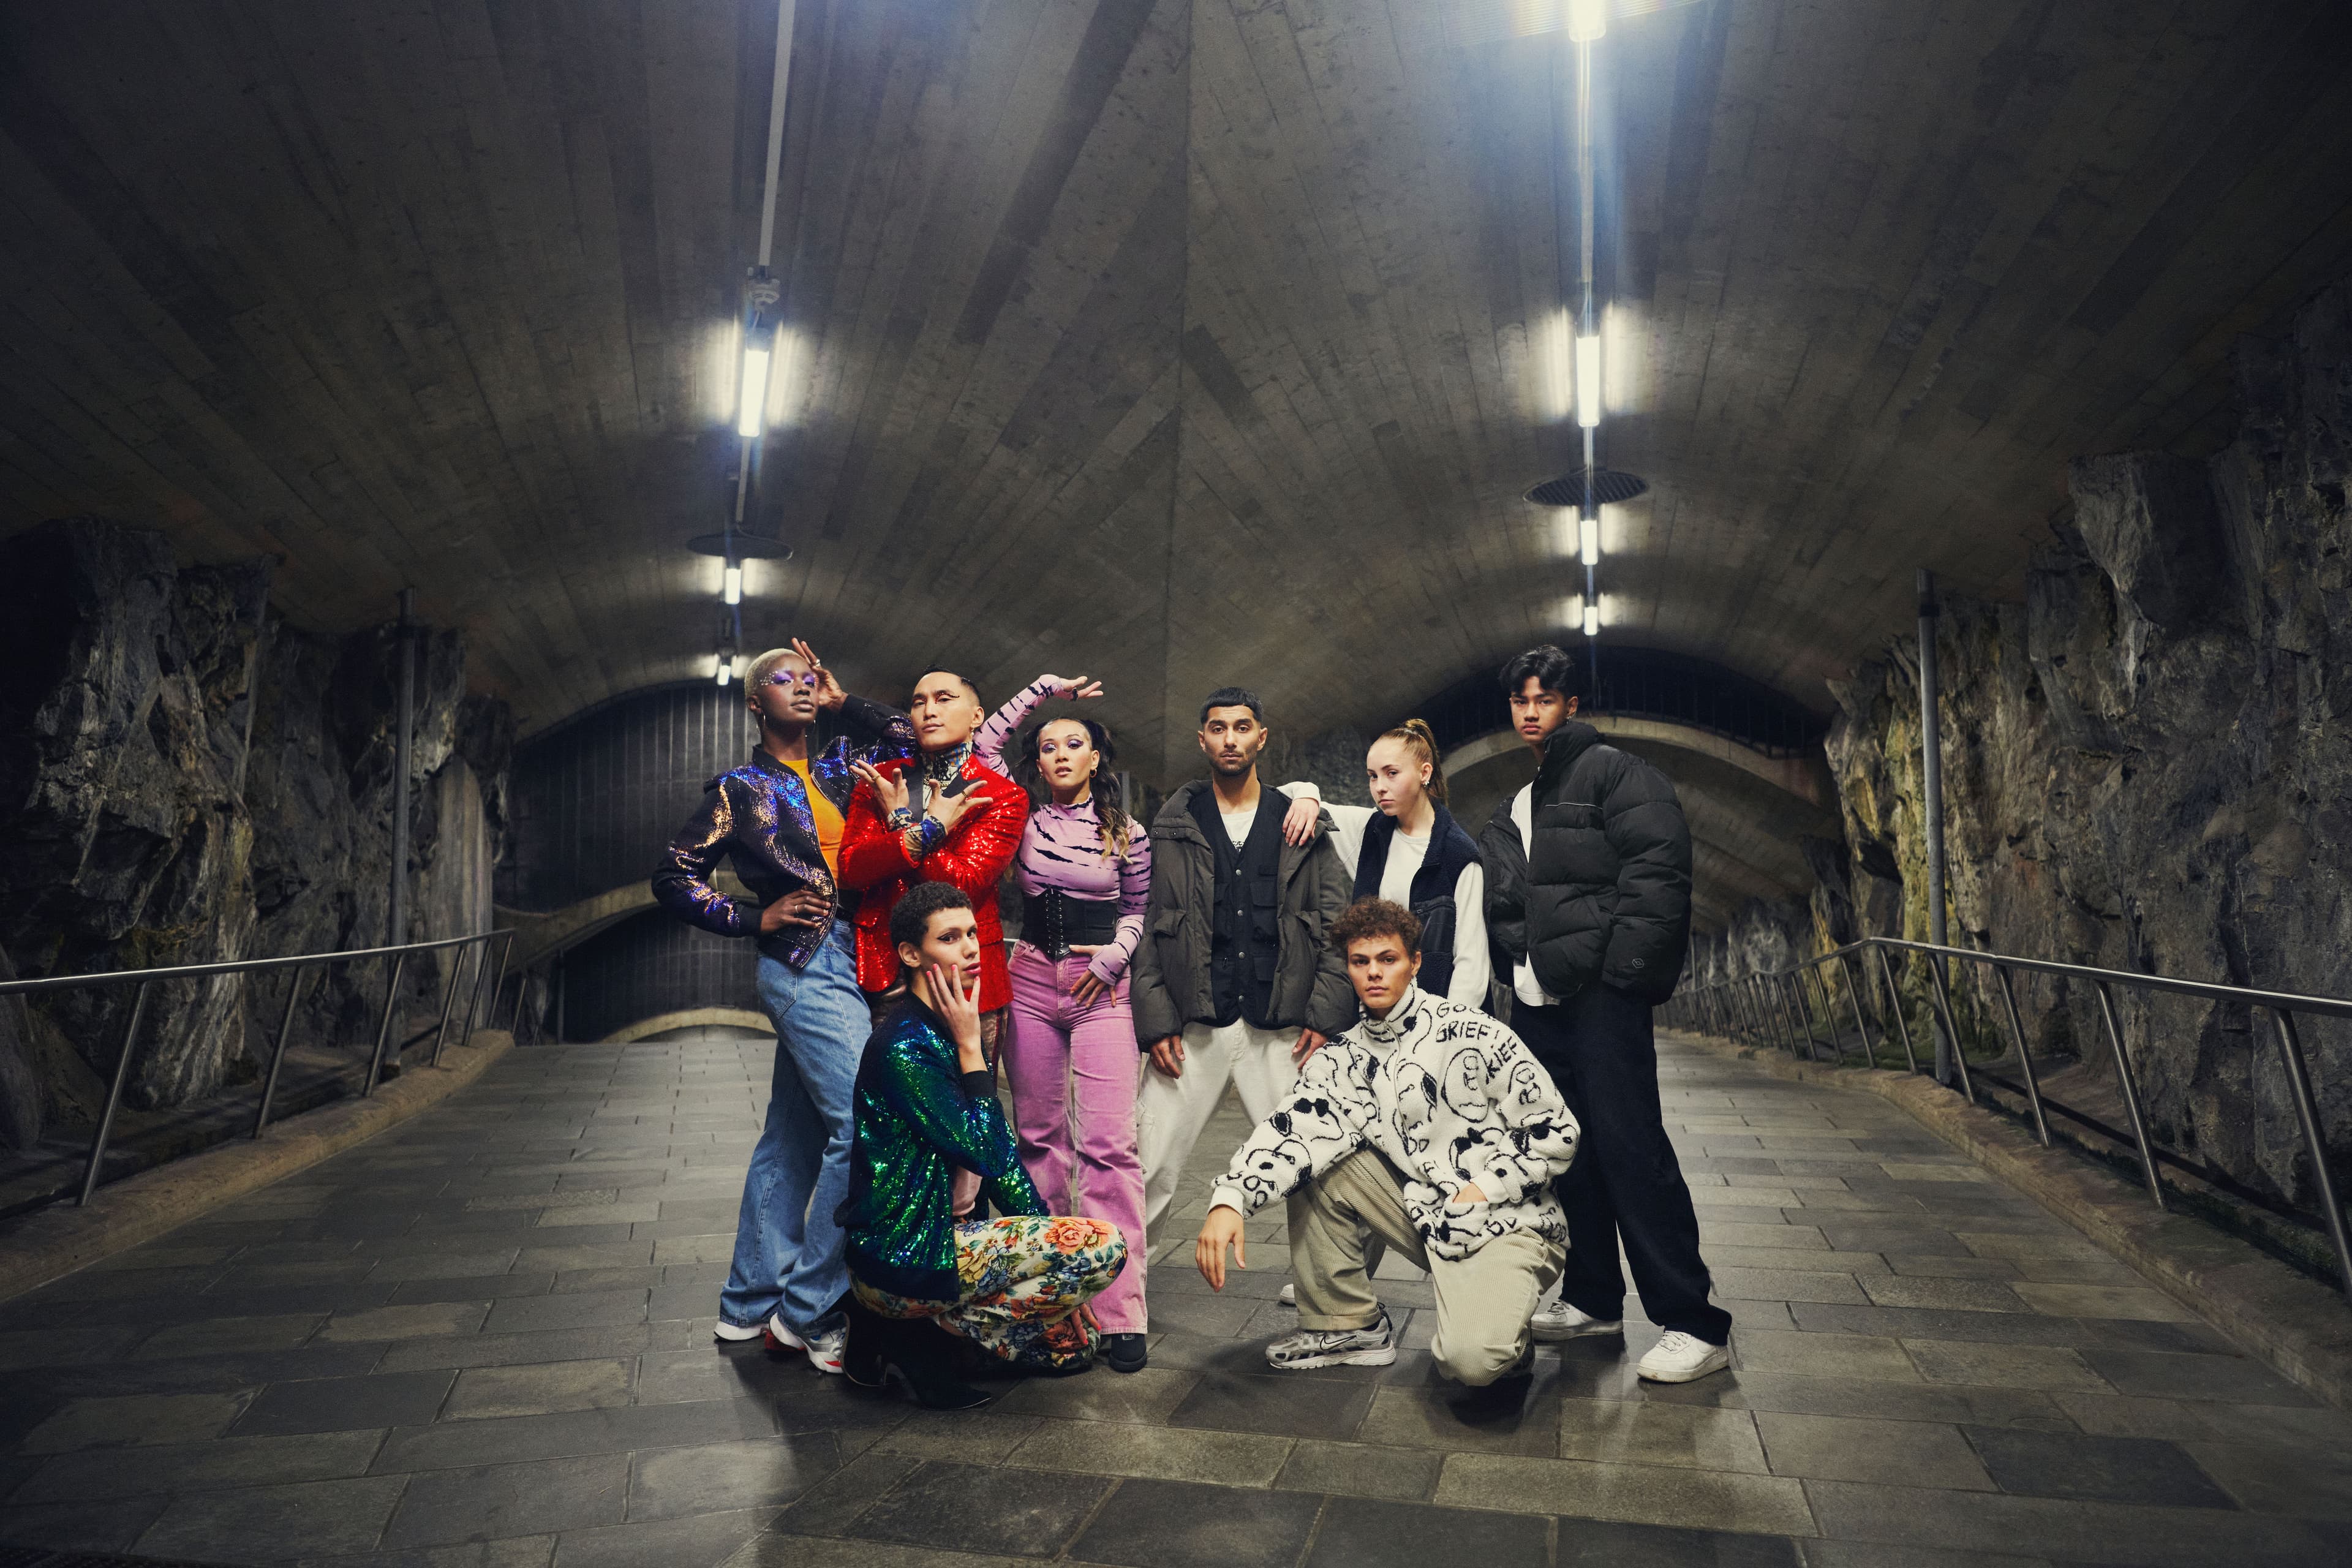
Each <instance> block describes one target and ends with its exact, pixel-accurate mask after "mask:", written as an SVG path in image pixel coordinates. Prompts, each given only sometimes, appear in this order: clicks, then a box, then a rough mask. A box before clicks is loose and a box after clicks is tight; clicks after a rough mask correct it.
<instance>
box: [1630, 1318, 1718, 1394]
mask: <svg viewBox="0 0 2352 1568" xmlns="http://www.w3.org/2000/svg"><path fill="white" fill-rule="evenodd" d="M1730 1364H1731V1347H1730V1346H1729V1345H1711V1344H1709V1343H1707V1342H1706V1341H1705V1340H1702V1339H1698V1338H1696V1337H1694V1336H1692V1335H1690V1334H1686V1333H1685V1332H1683V1331H1681V1330H1680V1329H1668V1330H1667V1331H1666V1335H1665V1338H1664V1339H1662V1340H1660V1341H1659V1342H1657V1343H1656V1344H1655V1345H1654V1346H1653V1347H1652V1348H1651V1351H1650V1353H1649V1354H1648V1355H1645V1356H1643V1358H1642V1362H1641V1364H1640V1365H1638V1366H1636V1367H1635V1368H1634V1369H1633V1371H1634V1372H1635V1373H1638V1374H1639V1375H1641V1376H1642V1377H1644V1378H1647V1379H1648V1380H1649V1381H1650V1382H1652V1383H1691V1382H1694V1381H1696V1379H1699V1378H1702V1377H1705V1376H1706V1374H1707V1373H1711V1372H1721V1371H1722V1370H1723V1369H1724V1368H1725V1367H1727V1366H1729V1365H1730Z"/></svg>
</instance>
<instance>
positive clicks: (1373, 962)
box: [1194, 899, 1577, 1388]
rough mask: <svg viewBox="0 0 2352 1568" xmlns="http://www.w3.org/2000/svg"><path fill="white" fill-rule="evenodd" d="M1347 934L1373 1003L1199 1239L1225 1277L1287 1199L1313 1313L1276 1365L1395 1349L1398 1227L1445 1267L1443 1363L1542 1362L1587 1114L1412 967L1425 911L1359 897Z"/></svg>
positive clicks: (1206, 1265) (1316, 1066)
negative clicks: (1246, 1224)
mask: <svg viewBox="0 0 2352 1568" xmlns="http://www.w3.org/2000/svg"><path fill="white" fill-rule="evenodd" d="M1330 941H1331V945H1332V946H1333V947H1334V948H1336V949H1338V950H1339V952H1341V953H1342V954H1344V955H1345V956H1346V958H1347V963H1348V978H1349V982H1350V983H1351V984H1353V985H1354V986H1355V988H1356V996H1357V999H1358V1000H1359V1001H1360V1002H1361V1003H1362V1004H1363V1006H1364V1016H1363V1018H1362V1019H1361V1020H1360V1021H1359V1022H1358V1023H1357V1025H1356V1026H1355V1027H1353V1028H1351V1029H1349V1030H1348V1031H1347V1032H1346V1033H1345V1034H1342V1035H1340V1036H1339V1037H1338V1038H1336V1039H1334V1040H1332V1041H1331V1042H1330V1043H1329V1044H1328V1045H1326V1046H1324V1047H1323V1048H1322V1049H1320V1050H1318V1051H1317V1052H1316V1053H1315V1054H1314V1055H1313V1056H1311V1057H1309V1058H1307V1064H1306V1066H1305V1067H1304V1068H1301V1069H1300V1070H1299V1074H1298V1083H1297V1088H1296V1089H1293V1090H1292V1092H1291V1095H1290V1098H1289V1099H1288V1100H1286V1101H1285V1102H1284V1103H1283V1104H1282V1105H1281V1106H1280V1107H1279V1108H1277V1109H1276V1110H1275V1111H1274V1113H1273V1114H1272V1115H1270V1116H1268V1117H1267V1118H1266V1119H1265V1121H1262V1122H1260V1123H1258V1125H1257V1128H1256V1130H1255V1131H1253V1132H1252V1133H1251V1134H1250V1135H1249V1140H1248V1142H1244V1144H1243V1145H1242V1147H1241V1151H1240V1152H1238V1153H1237V1154H1235V1155H1234V1161H1233V1165H1232V1168H1231V1169H1229V1170H1228V1171H1226V1173H1224V1175H1223V1177H1222V1178H1221V1179H1220V1180H1219V1182H1218V1184H1217V1188H1216V1191H1215V1193H1214V1194H1213V1195H1212V1196H1211V1198H1210V1204H1211V1207H1210V1209H1209V1217H1208V1219H1207V1221H1206V1222H1205V1223H1204V1224H1202V1226H1201V1238H1200V1241H1199V1242H1198V1244H1197V1245H1196V1246H1195V1247H1194V1259H1195V1261H1197V1262H1198V1263H1199V1265H1200V1268H1201V1274H1202V1278H1204V1279H1207V1280H1208V1282H1209V1284H1210V1285H1211V1287H1212V1288H1213V1289H1219V1290H1222V1289H1224V1286H1225V1267H1226V1257H1225V1252H1226V1248H1227V1247H1231V1248H1232V1249H1233V1255H1234V1262H1235V1263H1237V1264H1239V1265H1240V1266H1241V1267H1244V1268H1246V1267H1248V1256H1247V1253H1246V1251H1245V1250H1244V1247H1243V1241H1242V1226H1243V1221H1244V1219H1245V1218H1246V1217H1247V1216H1248V1215H1252V1214H1255V1213H1256V1212H1257V1211H1258V1210H1259V1209H1260V1208H1263V1207H1264V1206H1265V1205H1267V1204H1268V1203H1271V1202H1272V1201H1273V1200H1275V1199H1276V1198H1287V1199H1288V1200H1289V1203H1290V1246H1291V1254H1290V1263H1291V1271H1292V1274H1293V1276H1294V1278H1295V1279H1296V1280H1297V1291H1298V1322H1299V1330H1298V1331H1297V1333H1294V1334H1290V1335H1286V1337H1284V1338H1282V1339H1278V1340H1276V1341H1275V1342H1273V1343H1272V1344H1271V1345H1268V1346H1267V1347H1266V1352H1265V1359H1266V1360H1267V1361H1268V1362H1270V1363H1273V1364H1274V1365H1275V1366H1276V1367H1278V1368H1281V1369H1283V1370H1285V1371H1304V1370H1306V1369H1307V1368H1309V1367H1318V1366H1336V1365H1354V1366H1386V1365H1388V1364H1389V1363H1391V1362H1393V1361H1395V1360H1396V1335H1395V1332H1394V1331H1393V1330H1392V1329H1391V1326H1390V1323H1389V1318H1388V1314H1387V1312H1385V1311H1384V1310H1381V1302H1380V1298H1379V1297H1378V1296H1377V1295H1375V1294H1374V1293H1373V1290H1372V1286H1371V1281H1370V1279H1369V1278H1367V1275H1368V1273H1369V1269H1370V1267H1371V1265H1370V1264H1368V1263H1367V1261H1366V1259H1367V1255H1368V1254H1369V1255H1370V1258H1371V1259H1372V1262H1373V1263H1377V1261H1378V1257H1379V1250H1380V1247H1381V1244H1383V1243H1384V1244H1386V1246H1388V1247H1393V1248H1395V1249H1396V1250H1397V1251H1398V1252H1400V1253H1402V1255H1403V1256H1404V1257H1406V1258H1410V1259H1411V1260H1412V1262H1414V1263H1416V1264H1419V1265H1421V1266H1422V1267H1423V1268H1427V1269H1428V1270H1429V1277H1430V1282H1431V1284H1432V1285H1433V1287H1434V1288H1435V1290H1436V1295H1437V1332H1436V1336H1435V1338H1434V1339H1433V1340H1432V1341H1431V1342H1430V1351H1431V1353H1432V1354H1433V1355H1434V1356H1435V1358H1436V1361H1437V1366H1438V1370H1439V1371H1440V1372H1442V1373H1444V1374H1445V1375H1446V1376H1448V1377H1451V1378H1453V1379H1454V1380H1455V1381H1457V1382H1460V1383H1464V1384H1469V1385H1470V1386H1472V1387H1474V1388H1476V1387H1485V1386H1486V1385H1488V1384H1494V1383H1496V1382H1498V1381H1500V1380H1502V1379H1505V1378H1511V1377H1518V1376H1524V1375H1526V1374H1528V1373H1529V1372H1531V1371H1532V1370H1533V1366H1534V1358H1535V1345H1534V1342H1533V1341H1532V1340H1531V1339H1530V1338H1529V1337H1528V1318H1529V1317H1530V1316H1531V1315H1532V1314H1533V1313H1534V1311H1535V1308H1536V1303H1537V1302H1538V1300H1541V1299H1542V1296H1543V1293H1544V1291H1545V1290H1546V1289H1549V1287H1550V1286H1551V1284H1552V1282H1553V1281H1554V1280H1556V1279H1559V1271H1560V1265H1561V1261H1562V1259H1563V1258H1565V1257H1566V1254H1567V1246H1568V1226H1567V1222H1566V1221H1565V1219H1563V1217H1562V1216H1561V1214H1560V1208H1559V1201H1558V1200H1557V1199H1555V1198H1554V1197H1553V1196H1552V1193H1551V1182H1552V1178H1553V1177H1555V1176H1558V1175H1559V1174H1560V1173H1563V1172H1565V1171H1566V1170H1567V1169H1568V1167H1569V1163H1570V1161H1571V1160H1573V1159H1574V1158H1575V1155H1576V1131H1577V1130H1576V1119H1575V1118H1574V1117H1573V1116H1572V1115H1570V1112H1569V1109H1568V1106H1567V1104H1566V1102H1565V1101H1563V1100H1561V1099H1560V1096H1559V1090H1558V1089H1555V1088H1553V1087H1552V1081H1551V1075H1550V1074H1549V1073H1547V1072H1545V1071H1544V1070H1543V1068H1541V1067H1540V1066H1538V1064H1537V1062H1536V1059H1535V1058H1534V1056H1533V1055H1532V1054H1530V1053H1529V1052H1528V1048H1527V1047H1525V1046H1524V1045H1522V1044H1520V1043H1519V1037H1517V1035H1514V1034H1513V1033H1511V1031H1510V1030H1509V1029H1508V1028H1507V1027H1505V1026H1503V1025H1501V1024H1499V1023H1497V1022H1496V1021H1495V1020H1494V1019H1492V1018H1490V1017H1488V1016H1486V1014H1484V1013H1482V1012H1480V1011H1478V1010H1477V1009H1476V1008H1475V1007H1466V1006H1464V1005H1461V1004H1459V1003H1456V1002H1451V1001H1448V1000H1446V999H1445V998H1444V997H1443V996H1433V995H1431V994H1428V993H1427V992H1425V991H1423V990H1422V989H1421V988H1420V987H1419V986H1418V985H1416V984H1413V977H1414V976H1415V975H1416V974H1418V973H1420V972H1421V952H1420V946H1421V922H1420V921H1417V920H1415V919H1414V918H1413V915H1412V911H1411V910H1407V909H1405V908H1403V907H1402V906H1401V905H1398V904H1393V903H1391V902H1389V901H1388V900H1384V899H1360V900H1357V901H1356V902H1355V903H1354V904H1352V905H1350V906H1349V908H1348V910H1347V912H1346V913H1344V914H1342V915H1341V916H1340V917H1339V919H1338V920H1336V921H1333V922H1332V924H1331V932H1330Z"/></svg>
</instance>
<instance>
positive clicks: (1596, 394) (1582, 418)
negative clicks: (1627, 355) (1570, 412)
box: [1576, 332, 1601, 430]
mask: <svg viewBox="0 0 2352 1568" xmlns="http://www.w3.org/2000/svg"><path fill="white" fill-rule="evenodd" d="M1576 422H1577V423H1578V424H1579V425H1581V426H1584V427H1585V428H1586V429H1587V430H1590V429H1592V428H1594V427H1595V426H1598V425H1599V424H1600V423H1601V334H1600V333H1598V332H1586V333H1584V334H1583V335H1582V336H1580V337H1579V338H1578V339H1577V340H1576Z"/></svg>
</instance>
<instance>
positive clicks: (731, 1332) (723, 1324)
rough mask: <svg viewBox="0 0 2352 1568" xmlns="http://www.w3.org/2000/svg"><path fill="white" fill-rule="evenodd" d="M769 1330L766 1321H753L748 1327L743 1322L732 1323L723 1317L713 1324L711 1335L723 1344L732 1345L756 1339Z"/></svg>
mask: <svg viewBox="0 0 2352 1568" xmlns="http://www.w3.org/2000/svg"><path fill="white" fill-rule="evenodd" d="M767 1331H768V1325H767V1324H765V1323H753V1324H751V1326H749V1327H748V1328H747V1327H745V1326H744V1325H743V1324H741V1323H730V1322H729V1321H727V1320H726V1319H724V1318H721V1319H719V1321H717V1322H716V1323H713V1324H712V1325H711V1327H710V1337H711V1338H712V1339H714V1340H717V1341H718V1342H719V1343H720V1344H722V1345H732V1344H741V1343H742V1342H745V1341H746V1340H756V1339H758V1338H759V1337H760V1336H761V1334H764V1333H766V1332H767Z"/></svg>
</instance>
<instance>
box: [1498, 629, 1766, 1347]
mask: <svg viewBox="0 0 2352 1568" xmlns="http://www.w3.org/2000/svg"><path fill="white" fill-rule="evenodd" d="M1574 670H1575V665H1574V664H1573V663H1572V662H1571V661H1570V658H1569V657H1568V655H1567V654H1565V653H1563V652H1562V651H1560V650H1559V648H1557V647H1551V646H1550V645H1549V644H1546V645H1545V646H1544V647H1538V648H1530V649H1529V650H1528V652H1526V653H1523V654H1521V655H1519V656H1518V657H1517V658H1515V659H1513V660H1511V662H1510V663H1509V664H1507V665H1506V666H1504V668H1503V689H1504V690H1505V691H1506V692H1507V693H1508V694H1509V696H1510V701H1511V725H1512V728H1513V729H1515V730H1517V731H1518V734H1519V737H1520V738H1521V739H1522V740H1524V741H1525V742H1527V743H1528V747H1529V749H1530V750H1532V751H1533V752H1535V753H1536V756H1537V757H1538V764H1537V767H1536V776H1535V782H1534V783H1533V784H1530V785H1528V787H1527V788H1525V789H1522V790H1520V791H1519V792H1518V794H1517V795H1515V796H1514V797H1512V798H1511V799H1509V800H1507V801H1505V802H1504V803H1503V804H1502V805H1498V806H1496V808H1495V815H1494V817H1493V819H1492V820H1491V821H1489V822H1488V823H1487V825H1486V832H1485V833H1484V834H1482V835H1481V836H1480V837H1479V858H1480V859H1481V860H1482V861H1483V862H1484V863H1485V865H1486V931H1487V935H1488V937H1489V939H1490V940H1491V941H1492V942H1493V943H1494V945H1495V948H1496V959H1495V973H1496V976H1497V979H1498V984H1497V986H1496V990H1497V992H1498V993H1504V992H1507V1002H1508V1017H1509V1022H1510V1025H1511V1027H1512V1029H1513V1030H1514V1031H1516V1032H1517V1035H1518V1037H1519V1038H1520V1039H1522V1040H1524V1041H1526V1042H1527V1045H1528V1048H1529V1049H1530V1050H1532V1051H1533V1052H1534V1053H1535V1056H1536V1059H1537V1060H1538V1061H1539V1062H1541V1063H1542V1064H1543V1065H1544V1067H1545V1068H1546V1069H1548V1070H1549V1072H1550V1073H1551V1075H1552V1079H1553V1080H1554V1082H1556V1083H1557V1084H1558V1085H1559V1091H1560V1095H1561V1097H1562V1098H1563V1099H1565V1100H1567V1101H1568V1104H1569V1108H1570V1110H1573V1111H1574V1112H1575V1113H1576V1120H1577V1122H1578V1124H1579V1125H1580V1127H1582V1129H1583V1130H1584V1144H1583V1148H1582V1149H1581V1151H1580V1153H1579V1156H1578V1159H1577V1162H1576V1164H1575V1167H1574V1168H1573V1169H1572V1170H1570V1172H1569V1173H1568V1174H1566V1175H1564V1176H1562V1177H1560V1178H1559V1181H1558V1183H1557V1184H1556V1189H1557V1191H1558V1193H1559V1201H1560V1206H1561V1207H1562V1208H1563V1209H1565V1210H1566V1211H1567V1214H1568V1232H1569V1251H1568V1271H1567V1273H1566V1274H1565V1275H1564V1276H1563V1277H1562V1278H1561V1280H1560V1293H1559V1300H1558V1301H1555V1302H1551V1303H1549V1304H1547V1305H1545V1306H1544V1307H1542V1308H1540V1309H1538V1310H1537V1312H1536V1316H1535V1320H1534V1322H1533V1324H1532V1325H1531V1327H1532V1329H1533V1331H1534V1333H1535V1336H1536V1337H1537V1338H1538V1339H1547V1340H1570V1339H1579V1338H1581V1337H1583V1336H1585V1335H1588V1334H1622V1332H1624V1323H1623V1317H1624V1304H1625V1277H1624V1275H1623V1273H1622V1271H1621V1270H1620V1269H1619V1268H1618V1264H1617V1247H1618V1241H1619V1239H1620V1237H1622V1239H1623V1242H1624V1248H1625V1255H1626V1257H1627V1258H1628V1259H1629V1260H1630V1261H1631V1262H1632V1264H1633V1284H1634V1287H1635V1288H1636V1289H1639V1290H1640V1291H1641V1293H1642V1309H1643V1311H1645V1312H1647V1313H1648V1314H1649V1316H1650V1320H1651V1321H1653V1322H1654V1323H1656V1324H1657V1325H1658V1326H1659V1327H1660V1328H1662V1329H1664V1330H1665V1331H1666V1332H1665V1335H1664V1338H1663V1339H1661V1340H1660V1341H1659V1342H1658V1343H1657V1346H1656V1347H1655V1348H1654V1349H1653V1350H1652V1351H1651V1352H1649V1353H1648V1354H1647V1355H1645V1356H1643V1358H1642V1362H1641V1365H1640V1366H1639V1368H1638V1369H1637V1370H1638V1371H1639V1372H1640V1373H1641V1375H1642V1376H1643V1377H1645V1378H1648V1379H1650V1380H1651V1381H1653V1382H1657V1383H1688V1382H1690V1381H1691V1380H1692V1379H1694V1378H1698V1377H1704V1376H1706V1374H1707V1373H1711V1372H1719V1371H1721V1370H1722V1369H1723V1368H1724V1367H1726V1366H1727V1365H1729V1364H1730V1352H1729V1350H1728V1348H1727V1346H1728V1343H1729V1341H1730V1337H1731V1315H1730V1314H1729V1313H1728V1312H1726V1311H1725V1310H1723V1309H1722V1308H1720V1307H1717V1306H1716V1305H1715V1304H1714V1303H1712V1302H1711V1301H1709V1300H1707V1292H1708V1290H1709V1289H1710V1288H1711V1286H1710V1281H1709V1279H1708V1278H1707V1271H1706V1263H1705V1262H1704V1261H1703V1260H1702V1259H1701V1258H1700V1257H1699V1250H1698V1216H1697V1215H1696V1214H1695V1213H1694V1212H1693V1211H1692V1208H1691V1195H1690V1188H1689V1186H1688V1185H1687V1184H1685V1182H1684V1181H1683V1173H1682V1167H1681V1165H1680V1164H1679V1163H1677V1162H1676V1160H1675V1150H1674V1145H1673V1144H1672V1143H1671V1142H1668V1141H1667V1138H1666V1131H1665V1118H1664V1112H1663V1110H1661V1109H1660V1106H1659V1103H1658V1058H1657V1050H1656V1047H1655V1045H1654V1040H1653V1037H1652V1035H1651V1026H1650V1010H1651V1009H1652V1008H1653V1007H1654V1006H1655V1005H1657V1004H1658V1003H1660V1002H1663V1001H1664V1000H1665V999H1666V998H1667V997H1668V996H1669V995H1672V994H1673V993H1674V989H1675V981H1676V980H1677V979H1679V978H1680V977H1681V974H1682V969H1683V960H1684V958H1685V955H1686V954H1687V952H1688V951H1689V948H1690V887H1691V845H1690V828H1689V826H1688V825H1686V824H1685V822H1684V821H1683V811H1682V803H1681V802H1680V801H1678V800H1677V799H1676V798H1675V786H1674V784H1672V783H1671V782H1670V781H1669V780H1668V779H1667V778H1666V775H1665V774H1664V773H1660V772H1659V771H1658V770H1657V769H1655V768H1654V767H1652V766H1651V765H1650V764H1649V763H1645V762H1643V761H1642V759H1640V758H1639V757H1636V756H1633V755H1631V754H1630V753H1627V752H1621V751H1619V750H1617V748H1616V747H1614V746H1611V745H1606V744H1604V743H1602V742H1601V732H1600V731H1598V730H1595V729H1594V728H1593V727H1592V726H1591V725H1590V724H1585V723H1580V722H1578V721H1577V720H1576V718H1575V713H1576V699H1575V698H1573V697H1571V696H1570V695H1568V694H1567V690H1566V688H1567V686H1568V685H1569V683H1570V681H1571V680H1572V679H1574ZM1503 977H1507V979H1505V978H1503Z"/></svg>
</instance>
